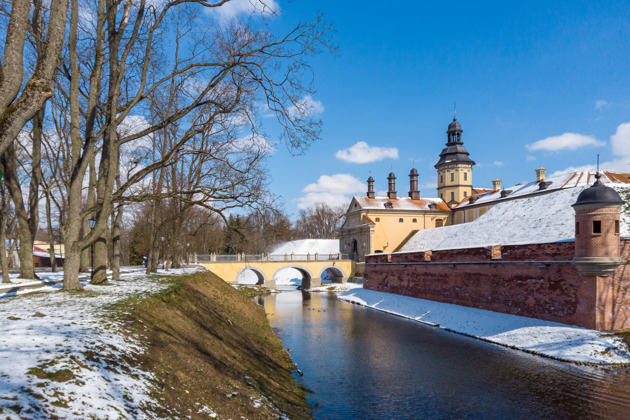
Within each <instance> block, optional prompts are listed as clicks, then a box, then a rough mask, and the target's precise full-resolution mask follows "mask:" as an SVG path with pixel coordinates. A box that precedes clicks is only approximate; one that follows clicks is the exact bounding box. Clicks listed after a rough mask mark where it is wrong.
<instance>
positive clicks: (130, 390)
mask: <svg viewBox="0 0 630 420" xmlns="http://www.w3.org/2000/svg"><path fill="white" fill-rule="evenodd" d="M194 270H196V269H184V270H170V271H169V272H168V273H166V272H163V271H160V272H159V273H158V276H159V277H158V276H154V277H147V276H145V275H144V274H142V273H140V272H138V271H136V272H128V273H125V274H122V275H121V280H120V281H114V282H111V283H112V285H110V286H92V285H90V284H88V283H87V281H84V282H83V284H84V286H85V289H86V291H85V292H83V293H72V294H70V293H35V294H29V295H24V296H17V297H8V298H4V299H0V311H1V313H2V314H3V316H1V317H0V326H1V328H2V331H3V333H2V335H0V409H1V412H2V415H3V416H8V418H18V416H19V418H24V417H28V418H42V419H43V418H50V417H55V416H56V417H59V418H153V417H155V416H154V415H153V414H152V410H151V407H152V406H155V405H156V402H155V401H152V400H151V398H150V396H149V386H150V382H149V381H150V380H151V378H152V374H151V373H148V372H144V371H141V370H139V369H137V368H134V367H133V366H134V363H133V361H134V360H135V358H134V354H137V353H139V352H142V351H143V350H144V348H143V345H142V344H141V342H140V340H139V339H140V337H138V336H135V337H131V338H130V337H126V336H125V335H123V333H122V332H121V329H122V328H123V327H124V321H121V320H120V319H119V318H117V319H114V318H113V317H109V316H108V315H107V314H108V311H107V308H108V307H109V306H110V305H112V304H114V303H115V302H117V301H120V300H122V299H125V298H128V297H132V296H136V295H140V296H146V295H148V294H151V293H154V292H157V291H159V290H160V289H161V288H162V287H165V285H166V282H165V281H164V279H163V278H160V277H164V276H165V275H167V274H172V275H173V274H182V273H184V272H190V271H194ZM59 275H60V274H56V275H53V273H48V274H44V276H45V277H55V276H59ZM60 288H61V285H60V284H59V285H54V286H46V287H43V288H40V289H37V290H36V291H39V292H41V291H47V292H53V291H56V290H59V289H60ZM31 291H32V290H31ZM36 409H37V411H35V410H36Z"/></svg>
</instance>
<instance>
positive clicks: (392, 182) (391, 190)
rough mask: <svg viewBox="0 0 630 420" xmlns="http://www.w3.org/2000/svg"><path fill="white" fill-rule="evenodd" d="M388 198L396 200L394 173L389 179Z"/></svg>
mask: <svg viewBox="0 0 630 420" xmlns="http://www.w3.org/2000/svg"><path fill="white" fill-rule="evenodd" d="M387 185H388V188H387V198H391V199H392V200H393V199H396V176H395V175H394V173H393V172H390V173H389V176H388V177H387Z"/></svg>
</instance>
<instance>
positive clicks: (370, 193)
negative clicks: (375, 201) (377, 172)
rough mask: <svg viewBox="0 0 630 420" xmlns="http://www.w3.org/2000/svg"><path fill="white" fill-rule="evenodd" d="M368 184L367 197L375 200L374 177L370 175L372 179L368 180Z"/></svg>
mask: <svg viewBox="0 0 630 420" xmlns="http://www.w3.org/2000/svg"><path fill="white" fill-rule="evenodd" d="M367 184H368V190H367V197H368V198H374V178H372V175H370V177H369V178H368V179H367Z"/></svg>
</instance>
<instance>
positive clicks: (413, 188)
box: [409, 168, 420, 200]
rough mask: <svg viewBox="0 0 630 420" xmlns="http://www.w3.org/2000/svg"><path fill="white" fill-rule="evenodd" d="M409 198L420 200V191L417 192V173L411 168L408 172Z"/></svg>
mask: <svg viewBox="0 0 630 420" xmlns="http://www.w3.org/2000/svg"><path fill="white" fill-rule="evenodd" d="M409 198H411V199H412V200H420V191H419V190H418V171H417V170H416V168H412V169H411V172H409Z"/></svg>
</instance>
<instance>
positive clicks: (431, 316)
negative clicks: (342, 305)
mask: <svg viewBox="0 0 630 420" xmlns="http://www.w3.org/2000/svg"><path fill="white" fill-rule="evenodd" d="M339 298H340V299H341V300H345V301H347V302H351V303H357V304H359V305H364V306H368V307H370V308H374V309H377V310H379V311H383V312H387V313H390V314H394V315H398V316H401V317H404V318H408V319H412V320H415V321H419V322H422V323H426V324H429V325H434V326H438V327H440V328H444V329H446V330H449V331H453V332H457V333H460V334H466V335H470V336H473V337H477V338H481V339H483V340H486V341H490V342H492V343H497V344H502V345H505V346H509V347H516V348H518V349H521V350H525V351H529V352H533V353H537V354H541V355H544V356H549V357H553V358H557V359H561V360H565V361H572V362H587V363H595V364H617V363H630V353H629V352H628V349H627V348H626V346H625V344H624V343H623V342H622V340H621V338H619V337H614V336H611V335H609V334H605V333H601V332H599V331H595V330H588V329H585V328H580V327H575V326H571V325H565V324H559V323H556V322H550V321H542V320H539V319H534V318H526V317H522V316H516V315H508V314H502V313H498V312H492V311H486V310H483V309H476V308H469V307H465V306H459V305H452V304H448V303H441V302H434V301H430V300H424V299H417V298H412V297H407V296H400V295H395V294H391V293H384V292H376V291H373V290H367V289H353V290H349V291H348V292H346V293H344V294H343V295H341V296H340V297H339Z"/></svg>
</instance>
